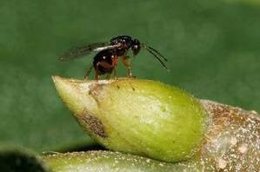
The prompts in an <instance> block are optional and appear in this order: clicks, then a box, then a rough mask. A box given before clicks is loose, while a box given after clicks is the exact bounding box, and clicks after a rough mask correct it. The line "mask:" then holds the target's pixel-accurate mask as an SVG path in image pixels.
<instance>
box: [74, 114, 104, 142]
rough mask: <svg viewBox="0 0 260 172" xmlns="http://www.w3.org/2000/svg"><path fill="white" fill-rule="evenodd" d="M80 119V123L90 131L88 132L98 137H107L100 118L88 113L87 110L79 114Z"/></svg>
mask: <svg viewBox="0 0 260 172" xmlns="http://www.w3.org/2000/svg"><path fill="white" fill-rule="evenodd" d="M80 118H81V120H79V121H80V123H81V124H82V125H83V126H86V128H87V130H88V131H89V132H90V134H94V135H97V136H100V137H103V138H105V137H107V133H106V132H105V128H104V125H103V123H102V122H101V120H100V119H98V118H97V117H95V116H93V115H91V114H89V113H88V112H86V111H84V112H83V113H82V114H81V115H80Z"/></svg>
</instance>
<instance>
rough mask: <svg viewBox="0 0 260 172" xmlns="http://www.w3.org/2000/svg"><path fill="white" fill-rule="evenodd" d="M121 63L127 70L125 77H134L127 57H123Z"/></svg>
mask: <svg viewBox="0 0 260 172" xmlns="http://www.w3.org/2000/svg"><path fill="white" fill-rule="evenodd" d="M122 62H123V65H124V66H125V67H126V68H127V76H128V77H130V78H132V77H135V76H133V74H132V68H131V61H130V60H129V56H123V57H122Z"/></svg>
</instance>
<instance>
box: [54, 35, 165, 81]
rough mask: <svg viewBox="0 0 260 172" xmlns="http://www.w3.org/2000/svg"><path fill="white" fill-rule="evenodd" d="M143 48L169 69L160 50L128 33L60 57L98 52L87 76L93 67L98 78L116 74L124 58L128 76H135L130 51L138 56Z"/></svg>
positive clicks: (72, 57)
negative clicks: (117, 67)
mask: <svg viewBox="0 0 260 172" xmlns="http://www.w3.org/2000/svg"><path fill="white" fill-rule="evenodd" d="M141 49H145V50H147V51H148V52H149V53H150V54H152V55H153V56H154V57H155V58H156V59H157V60H158V61H159V62H160V63H161V65H162V66H163V67H164V68H165V69H167V70H168V68H167V66H166V65H165V63H164V62H167V59H166V58H165V57H164V56H163V55H162V54H161V53H160V52H159V51H157V50H156V49H154V48H152V47H150V46H148V45H146V44H144V43H141V42H140V41H139V40H138V39H135V38H132V37H131V36H128V35H121V36H116V37H114V38H112V39H110V41H108V42H97V43H92V44H89V45H85V46H81V47H76V48H73V49H70V50H69V51H67V52H65V53H64V54H63V55H62V56H60V57H59V59H60V60H61V61H66V60H70V59H75V58H79V57H83V56H86V55H88V54H90V53H91V52H97V54H96V55H95V57H94V59H93V65H92V66H91V67H90V68H89V70H87V72H86V75H85V78H88V76H89V74H90V72H91V70H92V68H94V70H95V79H96V80H98V79H99V76H100V75H104V74H109V75H110V74H111V73H112V72H114V75H116V66H117V64H118V60H119V58H121V59H122V63H123V64H124V66H125V67H126V68H127V76H128V77H133V74H132V69H131V63H130V61H129V56H128V52H129V51H132V54H133V56H136V55H137V54H138V53H139V52H140V50H141Z"/></svg>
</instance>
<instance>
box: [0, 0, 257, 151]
mask: <svg viewBox="0 0 260 172" xmlns="http://www.w3.org/2000/svg"><path fill="white" fill-rule="evenodd" d="M120 34H128V35H131V36H133V37H136V38H138V39H140V40H141V41H142V42H145V43H147V44H149V45H151V46H153V47H155V48H156V49H158V50H160V52H161V53H162V54H164V55H165V56H166V57H167V58H168V59H169V63H168V64H167V65H168V66H169V68H170V69H171V71H170V72H167V71H165V70H164V69H163V68H162V66H160V64H159V63H158V62H157V61H156V59H154V58H153V56H151V55H150V54H149V53H147V52H145V51H142V52H141V53H140V55H139V56H138V57H137V58H136V59H135V60H134V70H133V72H134V74H135V75H137V76H138V78H146V79H153V80H160V81H162V82H165V83H168V84H171V85H177V86H179V87H181V88H183V89H185V90H187V91H189V92H191V93H193V94H194V95H195V96H197V97H200V98H206V99H211V100H216V101H219V102H223V103H226V104H231V105H235V106H241V107H243V108H245V109H254V110H256V111H260V92H259V87H260V59H259V58H260V2H259V1H258V0H249V1H246V0H244V1H242V0H240V1H239V0H226V1H225V0H219V1H208V0H168V1H166V0H165V1H156V0H149V1H148V0H147V1H146V0H143V1H140V0H132V1H124V0H114V1H95V0H92V1H90V0H73V1H63V0H56V1H35V0H27V1H21V0H8V1H4V0H1V1H0V79H1V83H0V95H1V96H0V119H1V120H0V129H1V132H0V143H1V144H15V145H21V146H24V147H28V148H30V149H33V150H35V151H39V152H41V151H48V150H57V149H61V148H64V147H70V146H72V147H73V146H76V145H80V144H92V143H93V142H92V141H91V140H90V139H89V138H88V137H86V135H85V134H84V133H83V131H81V129H80V127H79V126H78V124H77V123H76V121H75V120H74V119H73V117H72V115H71V113H70V112H69V111H68V110H67V109H66V107H65V106H64V105H63V104H62V102H61V101H60V99H59V98H58V96H57V94H56V91H55V89H54V86H53V83H52V80H51V76H52V75H61V76H65V77H75V78H82V77H83V76H84V73H85V70H86V66H88V65H89V64H90V63H91V62H92V58H93V56H94V54H92V55H90V56H88V57H87V58H82V59H78V60H74V61H71V62H68V63H61V62H59V61H58V60H57V57H58V56H59V55H60V54H61V53H63V52H64V51H66V50H67V49H69V48H71V47H72V46H75V45H79V44H81V45H82V44H84V43H91V42H96V41H107V40H109V39H110V38H111V37H113V36H117V35H120ZM121 68H122V66H120V75H121V76H124V75H125V70H124V69H121Z"/></svg>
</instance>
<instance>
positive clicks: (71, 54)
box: [59, 42, 120, 61]
mask: <svg viewBox="0 0 260 172" xmlns="http://www.w3.org/2000/svg"><path fill="white" fill-rule="evenodd" d="M119 46H120V45H109V43H108V42H99V43H93V44H89V45H85V46H81V47H74V48H72V49H70V50H69V51H67V52H65V53H64V54H62V55H61V56H60V57H59V60H61V61H66V60H72V59H75V58H80V57H83V56H85V55H88V54H90V53H91V52H93V51H102V50H106V49H113V48H115V47H119Z"/></svg>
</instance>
